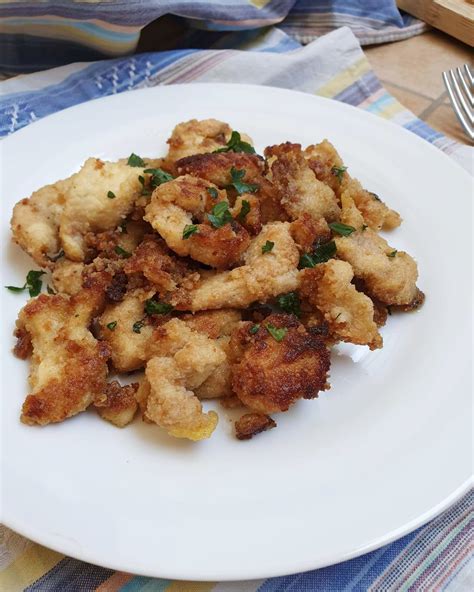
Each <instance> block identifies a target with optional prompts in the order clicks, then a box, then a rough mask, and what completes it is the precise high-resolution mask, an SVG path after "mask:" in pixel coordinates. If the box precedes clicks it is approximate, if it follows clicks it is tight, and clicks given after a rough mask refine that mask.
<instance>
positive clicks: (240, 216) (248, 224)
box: [230, 193, 262, 236]
mask: <svg viewBox="0 0 474 592" xmlns="http://www.w3.org/2000/svg"><path fill="white" fill-rule="evenodd" d="M244 202H247V204H248V208H249V211H248V213H246V212H245V207H246V204H245V203H244ZM230 212H231V214H232V216H233V218H235V219H236V220H238V222H239V224H241V225H242V226H243V227H244V228H245V230H247V231H248V233H249V234H250V235H251V236H255V235H256V234H258V233H259V232H260V231H261V230H262V207H261V201H260V198H258V197H257V196H256V195H253V194H251V193H244V194H242V195H239V196H237V198H236V200H235V203H234V206H233V207H232V208H231V210H230Z"/></svg>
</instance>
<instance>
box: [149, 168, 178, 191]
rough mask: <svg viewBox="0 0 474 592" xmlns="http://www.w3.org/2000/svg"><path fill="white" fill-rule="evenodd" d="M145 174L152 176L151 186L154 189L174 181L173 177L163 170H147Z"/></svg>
mask: <svg viewBox="0 0 474 592" xmlns="http://www.w3.org/2000/svg"><path fill="white" fill-rule="evenodd" d="M143 172H144V173H148V174H149V175H151V179H150V185H151V186H152V187H153V189H155V187H159V186H160V185H163V183H168V181H172V180H173V179H174V177H173V175H170V174H169V173H167V172H166V171H164V170H163V169H145V170H144V171H143Z"/></svg>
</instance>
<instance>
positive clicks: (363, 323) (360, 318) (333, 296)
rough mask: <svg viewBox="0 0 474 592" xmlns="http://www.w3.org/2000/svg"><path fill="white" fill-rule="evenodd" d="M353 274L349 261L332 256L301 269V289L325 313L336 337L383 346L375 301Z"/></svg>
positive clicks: (325, 317) (375, 347) (330, 328)
mask: <svg viewBox="0 0 474 592" xmlns="http://www.w3.org/2000/svg"><path fill="white" fill-rule="evenodd" d="M353 277H354V273H353V271H352V268H351V266H350V265H349V263H346V262H345V261H336V260H335V259H332V260H330V261H328V262H327V263H321V264H320V265H316V267H314V268H313V269H303V270H302V271H301V273H300V292H301V294H302V296H303V297H304V298H306V299H307V300H308V301H309V302H310V303H311V304H312V305H313V306H314V307H315V308H317V309H318V310H319V311H320V312H321V313H323V315H324V319H325V320H326V321H327V323H328V325H329V330H330V332H331V334H332V335H333V336H334V337H336V338H337V339H340V340H342V341H348V342H349V343H355V344H357V345H368V346H369V347H370V349H377V348H380V347H382V337H381V336H380V334H379V332H378V330H377V325H376V323H375V321H374V305H373V303H372V301H371V300H370V298H369V297H368V296H366V295H365V294H363V293H362V292H358V291H357V290H356V288H355V286H354V285H353V284H351V280H352V278H353Z"/></svg>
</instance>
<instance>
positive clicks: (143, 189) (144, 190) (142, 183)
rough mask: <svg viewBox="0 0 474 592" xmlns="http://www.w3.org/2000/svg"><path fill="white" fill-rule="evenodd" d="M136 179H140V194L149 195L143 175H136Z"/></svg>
mask: <svg viewBox="0 0 474 592" xmlns="http://www.w3.org/2000/svg"><path fill="white" fill-rule="evenodd" d="M138 180H139V181H140V185H141V186H142V195H151V191H150V190H149V189H147V188H146V185H145V177H144V176H143V175H138Z"/></svg>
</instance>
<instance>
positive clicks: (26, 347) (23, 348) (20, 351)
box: [13, 321, 33, 360]
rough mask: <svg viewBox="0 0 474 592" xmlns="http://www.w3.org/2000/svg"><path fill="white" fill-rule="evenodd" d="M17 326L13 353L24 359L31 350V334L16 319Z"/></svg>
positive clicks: (28, 355) (29, 354)
mask: <svg viewBox="0 0 474 592" xmlns="http://www.w3.org/2000/svg"><path fill="white" fill-rule="evenodd" d="M16 323H17V328H16V329H15V333H14V335H15V337H16V339H17V341H16V343H15V346H14V348H13V353H14V354H15V356H16V357H17V358H20V360H26V359H27V358H29V357H30V356H31V354H32V352H33V345H32V343H31V336H30V334H29V333H28V331H27V330H26V329H25V327H23V326H21V324H20V322H19V321H17V322H16Z"/></svg>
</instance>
